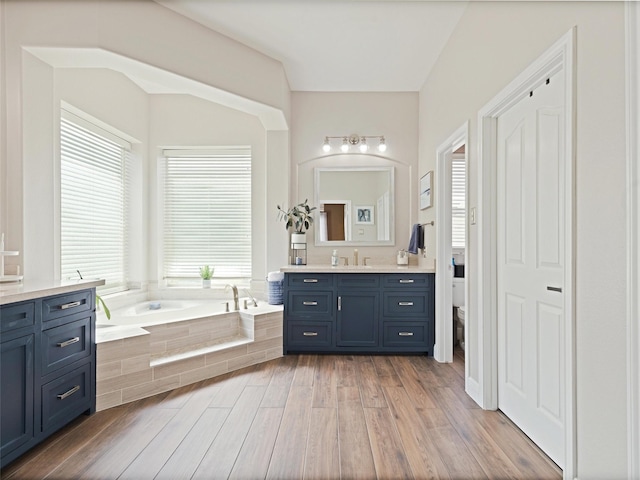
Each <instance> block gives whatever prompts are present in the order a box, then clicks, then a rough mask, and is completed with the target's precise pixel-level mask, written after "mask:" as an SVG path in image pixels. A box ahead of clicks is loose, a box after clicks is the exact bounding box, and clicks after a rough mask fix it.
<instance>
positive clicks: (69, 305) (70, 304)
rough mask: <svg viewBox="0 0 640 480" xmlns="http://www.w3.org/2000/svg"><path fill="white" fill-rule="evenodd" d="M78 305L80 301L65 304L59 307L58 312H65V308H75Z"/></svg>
mask: <svg viewBox="0 0 640 480" xmlns="http://www.w3.org/2000/svg"><path fill="white" fill-rule="evenodd" d="M80 303H81V302H80V301H77V302H71V303H65V304H64V305H60V310H66V309H67V308H73V307H77V306H78V305H80Z"/></svg>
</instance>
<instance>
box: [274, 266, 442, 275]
mask: <svg viewBox="0 0 640 480" xmlns="http://www.w3.org/2000/svg"><path fill="white" fill-rule="evenodd" d="M280 271H281V272H284V273H436V270H435V268H426V267H419V266H417V265H346V266H345V265H340V266H338V267H332V266H331V265H286V266H284V267H281V268H280Z"/></svg>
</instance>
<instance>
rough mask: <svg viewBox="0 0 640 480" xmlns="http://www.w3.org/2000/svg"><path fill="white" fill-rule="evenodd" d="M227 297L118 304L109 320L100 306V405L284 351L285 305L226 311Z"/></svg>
mask: <svg viewBox="0 0 640 480" xmlns="http://www.w3.org/2000/svg"><path fill="white" fill-rule="evenodd" d="M138 300H140V299H138ZM158 302H159V304H160V308H157V309H156V308H155V307H156V306H157V303H158ZM226 303H227V301H226V299H225V300H224V301H221V300H220V299H216V300H173V299H171V300H151V301H149V300H146V301H139V302H138V303H135V304H133V305H124V306H120V305H118V306H117V308H113V309H112V310H111V319H110V320H107V319H106V316H105V315H104V312H100V313H99V315H98V318H97V322H96V326H97V330H96V344H97V354H96V356H97V383H96V384H97V387H96V388H97V397H96V402H97V403H96V404H97V409H98V410H104V409H105V408H111V407H114V406H117V405H122V404H124V403H128V402H130V401H134V400H138V399H140V398H145V397H148V396H151V395H155V394H158V393H161V392H165V391H168V390H172V389H174V388H178V387H182V386H185V385H188V384H191V383H194V382H199V381H202V380H206V379H210V378H212V377H216V376H218V375H223V374H226V373H229V372H232V371H234V370H238V369H241V368H244V367H247V366H249V365H254V364H257V363H261V362H265V361H268V360H273V359H275V358H278V357H281V356H282V314H283V307H282V305H269V304H267V303H264V302H260V303H259V304H258V307H253V306H252V307H249V308H247V309H244V308H242V309H241V310H239V311H233V310H232V311H230V312H227V311H226ZM243 303H244V302H241V305H243ZM231 306H233V302H231ZM114 307H115V305H114Z"/></svg>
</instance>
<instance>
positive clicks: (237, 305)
mask: <svg viewBox="0 0 640 480" xmlns="http://www.w3.org/2000/svg"><path fill="white" fill-rule="evenodd" d="M229 287H231V289H232V290H233V309H234V310H236V311H237V310H240V302H238V287H236V286H235V285H229V284H227V286H225V287H224V289H225V291H226V290H227V288H229Z"/></svg>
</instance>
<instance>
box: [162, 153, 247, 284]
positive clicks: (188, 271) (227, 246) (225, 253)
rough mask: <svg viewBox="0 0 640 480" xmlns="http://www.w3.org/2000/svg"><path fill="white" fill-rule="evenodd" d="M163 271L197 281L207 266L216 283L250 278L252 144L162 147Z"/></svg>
mask: <svg viewBox="0 0 640 480" xmlns="http://www.w3.org/2000/svg"><path fill="white" fill-rule="evenodd" d="M164 157H165V158H164V232H163V238H164V246H163V251H164V253H163V275H164V279H165V281H166V284H167V285H180V284H189V283H191V284H193V283H194V280H189V279H196V278H199V268H200V267H201V266H203V265H211V266H212V267H214V269H215V271H214V276H213V280H214V282H215V281H216V280H218V281H220V282H222V281H226V280H231V279H233V281H235V282H237V281H238V280H242V279H250V278H251V150H250V149H249V147H233V148H224V149H223V148H217V149H208V150H206V151H202V150H165V152H164Z"/></svg>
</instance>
